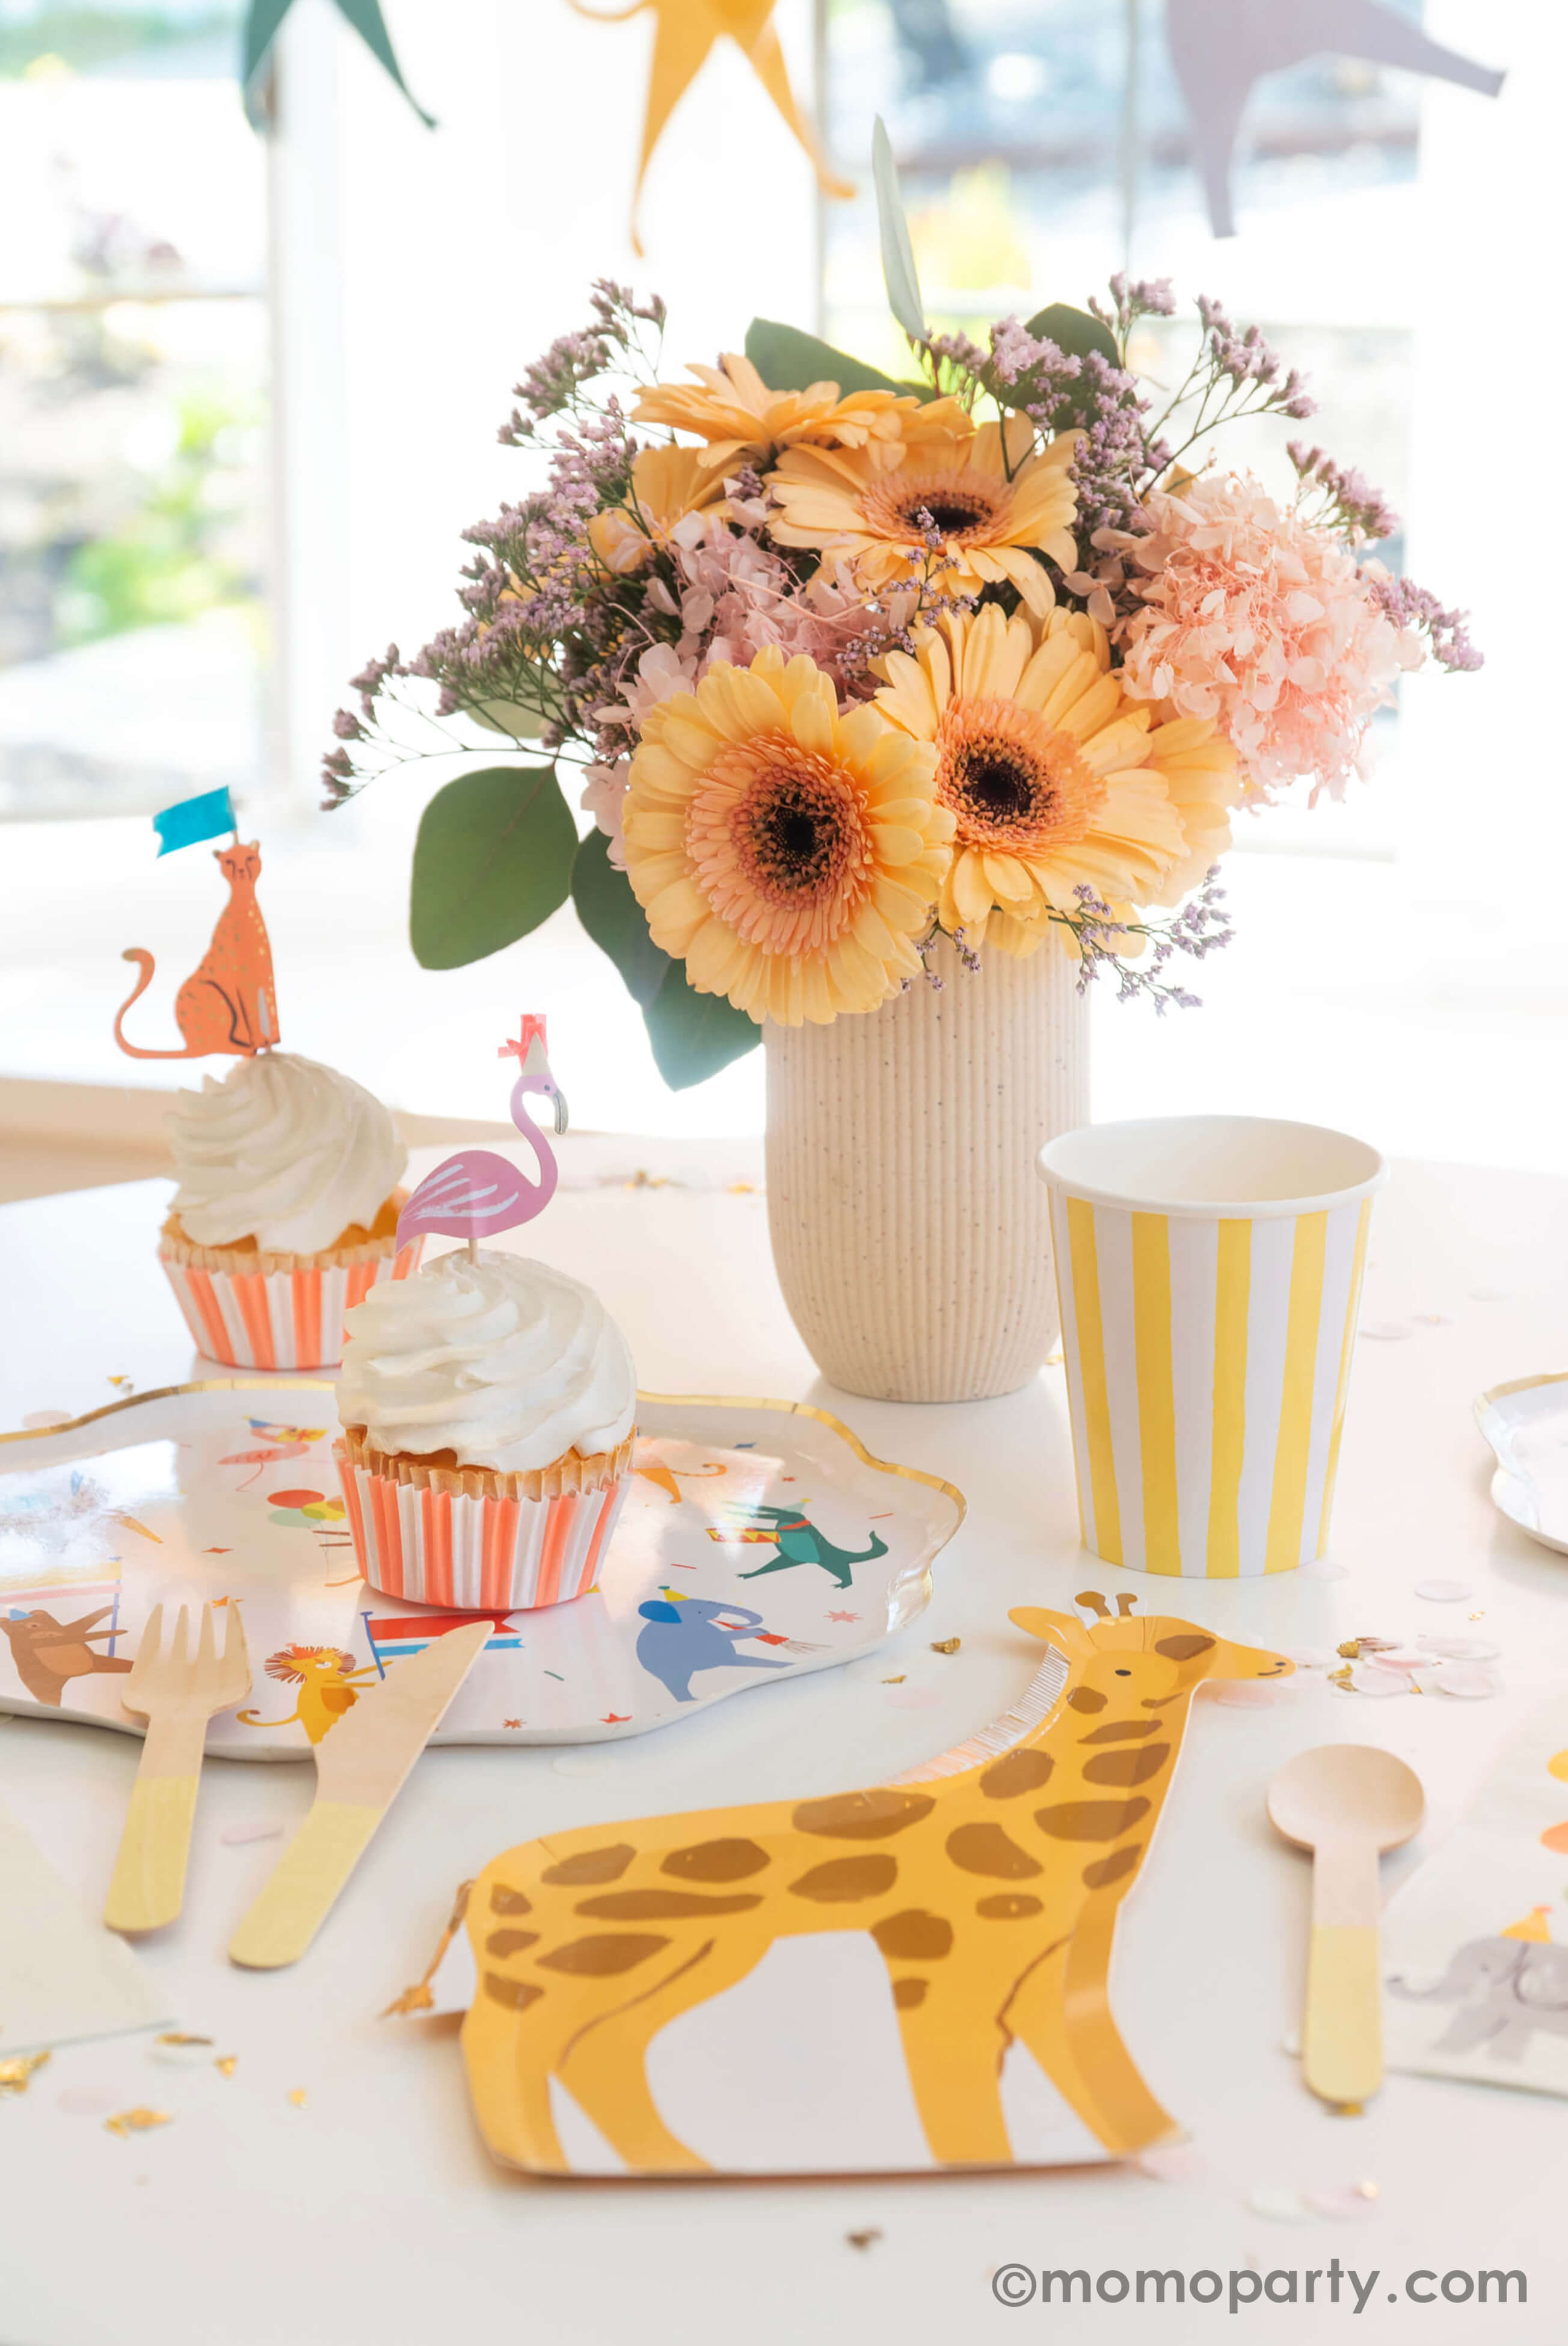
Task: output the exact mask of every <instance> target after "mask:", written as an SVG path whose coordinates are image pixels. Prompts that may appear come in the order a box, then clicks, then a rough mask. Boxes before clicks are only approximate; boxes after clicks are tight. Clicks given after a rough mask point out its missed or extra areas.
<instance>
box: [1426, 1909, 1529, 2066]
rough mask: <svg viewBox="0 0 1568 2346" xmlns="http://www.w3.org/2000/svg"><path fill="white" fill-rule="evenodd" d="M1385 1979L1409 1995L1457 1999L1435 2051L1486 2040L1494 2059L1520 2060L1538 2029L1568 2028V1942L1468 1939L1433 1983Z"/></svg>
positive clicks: (1464, 2049)
mask: <svg viewBox="0 0 1568 2346" xmlns="http://www.w3.org/2000/svg"><path fill="white" fill-rule="evenodd" d="M1388 1985H1389V1992H1390V1994H1391V1995H1398V1996H1403V1997H1405V1998H1407V1999H1408V2000H1409V2001H1410V2002H1412V2003H1438V2004H1457V2005H1458V2006H1459V2009H1458V2011H1457V2012H1455V2013H1454V2014H1453V2015H1452V2017H1451V2020H1450V2021H1449V2024H1448V2026H1447V2028H1446V2029H1445V2030H1444V2032H1443V2034H1442V2035H1441V2036H1440V2037H1439V2038H1438V2040H1437V2042H1436V2044H1435V2045H1433V2046H1432V2050H1433V2052H1434V2053H1473V2052H1474V2051H1475V2050H1476V2048H1477V2046H1478V2045H1485V2047H1486V2049H1487V2052H1488V2053H1489V2054H1490V2055H1491V2056H1492V2059H1493V2060H1497V2061H1522V2059H1523V2058H1524V2055H1526V2053H1528V2051H1529V2050H1530V2040H1531V2037H1532V2034H1533V2032H1534V2031H1535V2030H1536V2029H1545V2030H1546V2031H1548V2032H1549V2034H1551V2035H1555V2036H1568V1946H1557V1945H1554V1944H1553V1943H1552V1942H1551V1941H1550V1940H1542V1939H1535V1938H1530V1939H1519V1938H1508V1937H1504V1936H1502V1935H1501V1934H1500V1935H1499V1936H1498V1937H1497V1938H1495V1939H1471V1941H1470V1942H1469V1943H1468V1944H1467V1945H1465V1946H1462V1947H1460V1948H1458V1949H1456V1951H1455V1953H1454V1954H1453V1955H1452V1957H1451V1960H1450V1963H1449V1966H1448V1969H1447V1970H1446V1971H1445V1972H1444V1974H1443V1975H1442V1977H1441V1979H1440V1980H1439V1981H1438V1982H1437V1984H1436V1985H1435V1986H1433V1987H1428V1988H1415V1987H1410V1986H1409V1985H1408V1984H1407V1983H1406V1982H1405V1981H1404V1980H1402V1979H1397V1978H1396V1979H1390V1981H1389V1983H1388Z"/></svg>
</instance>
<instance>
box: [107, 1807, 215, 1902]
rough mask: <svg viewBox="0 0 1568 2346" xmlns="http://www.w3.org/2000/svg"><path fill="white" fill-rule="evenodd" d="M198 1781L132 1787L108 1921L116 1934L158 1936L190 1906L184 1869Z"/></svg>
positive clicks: (113, 1883) (110, 1898)
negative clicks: (125, 1932) (155, 1932)
mask: <svg viewBox="0 0 1568 2346" xmlns="http://www.w3.org/2000/svg"><path fill="white" fill-rule="evenodd" d="M197 1782H198V1779H197V1777H195V1776H194V1775H191V1776H150V1775H148V1774H147V1773H146V1771H145V1770H144V1771H143V1772H142V1773H141V1774H139V1775H138V1776H137V1780H136V1781H135V1783H134V1784H133V1785H132V1786H131V1796H130V1803H129V1806H128V1807H127V1810H126V1821H125V1830H124V1831H123V1832H122V1833H121V1835H120V1849H119V1855H118V1857H117V1859H116V1860H115V1871H114V1879H113V1881H112V1882H110V1883H109V1894H108V1901H107V1904H106V1905H105V1907H104V1921H105V1922H106V1923H107V1924H108V1926H109V1928H110V1930H111V1931H157V1930H160V1929H161V1928H162V1926H163V1924H164V1923H172V1922H173V1921H174V1918H175V1916H176V1915H177V1914H178V1913H179V1910H180V1908H181V1906H182V1905H183V1904H184V1902H185V1864H186V1859H187V1858H188V1855H189V1853H190V1826H191V1820H192V1819H193V1818H194V1816H195V1814H196V1787H197Z"/></svg>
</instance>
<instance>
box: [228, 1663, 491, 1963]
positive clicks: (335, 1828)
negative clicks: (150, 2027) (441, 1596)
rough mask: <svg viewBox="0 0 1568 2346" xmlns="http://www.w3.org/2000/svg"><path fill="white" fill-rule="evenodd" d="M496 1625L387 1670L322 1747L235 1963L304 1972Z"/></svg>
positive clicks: (237, 1945)
mask: <svg viewBox="0 0 1568 2346" xmlns="http://www.w3.org/2000/svg"><path fill="white" fill-rule="evenodd" d="M493 1635H494V1623H493V1622H491V1621H488V1620H485V1621H473V1622H471V1623H469V1624H468V1625H467V1626H466V1627H463V1628H461V1629H449V1630H448V1631H447V1633H446V1635H445V1636H444V1637H433V1638H432V1639H431V1641H430V1643H429V1645H428V1646H426V1647H424V1649H423V1652H421V1653H417V1654H411V1655H410V1656H409V1657H408V1658H407V1659H406V1660H405V1661H401V1662H399V1663H397V1664H396V1665H395V1667H394V1668H392V1669H390V1670H389V1671H388V1672H387V1674H386V1677H385V1678H383V1679H382V1683H381V1684H380V1685H379V1686H378V1687H375V1688H372V1689H371V1691H370V1692H368V1693H366V1694H362V1695H361V1697H360V1698H359V1700H358V1702H356V1703H355V1705H354V1707H353V1709H351V1710H350V1711H348V1712H346V1713H345V1714H344V1716H343V1717H342V1718H341V1719H339V1720H338V1721H337V1723H336V1725H335V1726H333V1727H331V1729H329V1730H328V1732H327V1733H326V1734H325V1735H324V1736H323V1737H322V1739H321V1742H320V1743H318V1744H317V1746H316V1798H315V1801H314V1804H313V1805H312V1807H311V1813H310V1815H309V1816H308V1817H307V1818H306V1819H305V1821H304V1823H303V1824H302V1825H301V1826H300V1830H299V1831H298V1832H297V1833H296V1834H295V1836H294V1838H293V1840H292V1841H290V1844H289V1846H288V1848H287V1849H286V1850H285V1851H283V1854H282V1856H281V1857H280V1859H279V1861H278V1862H277V1864H276V1865H275V1866H274V1867H273V1869H272V1872H270V1874H269V1876H268V1878H267V1881H266V1882H265V1884H264V1885H263V1888H262V1891H261V1894H260V1897H259V1898H258V1899H257V1901H256V1902H255V1904H254V1905H253V1906H252V1907H251V1909H250V1912H249V1913H248V1914H247V1915H246V1917H245V1919H244V1921H243V1922H242V1923H240V1925H239V1929H238V1930H237V1931H236V1932H235V1933H234V1936H233V1937H232V1938H231V1939H230V1940H229V1960H230V1962H231V1963H236V1964H245V1965H246V1966H247V1967H248V1968H249V1970H252V1971H275V1970H277V1969H278V1968H279V1966H280V1965H281V1964H292V1963H297V1962H298V1961H299V1959H300V1956H301V1955H302V1954H303V1953H304V1952H305V1950H306V1948H307V1947H308V1946H309V1945H310V1943H311V1940H312V1939H313V1938H314V1937H315V1935H316V1933H317V1932H318V1931H319V1930H320V1929H321V1924H322V1923H324V1922H325V1920H326V1918H327V1916H328V1914H329V1913H331V1908H332V1904H333V1902H334V1901H335V1899H336V1898H337V1895H338V1892H340V1891H341V1888H342V1886H343V1884H344V1882H347V1880H348V1878H349V1876H350V1874H351V1872H353V1870H354V1867H355V1866H356V1865H357V1864H358V1862H359V1861H360V1858H361V1856H362V1854H363V1852H364V1851H365V1849H366V1847H367V1846H368V1845H369V1842H370V1839H371V1836H372V1833H373V1832H374V1831H375V1829H376V1827H377V1826H378V1825H379V1824H380V1822H381V1821H382V1817H384V1816H385V1814H386V1812H387V1811H388V1809H390V1808H391V1806H392V1802H393V1800H396V1798H397V1796H398V1794H399V1792H400V1791H401V1790H402V1786H403V1782H404V1780H405V1778H406V1777H407V1775H408V1772H409V1770H410V1769H411V1768H412V1766H413V1763H414V1761H415V1760H417V1759H418V1758H419V1755H420V1753H421V1752H422V1751H423V1749H424V1747H425V1745H426V1743H427V1742H428V1741H429V1740H430V1738H431V1737H432V1735H433V1733H434V1732H435V1729H436V1728H437V1727H438V1726H439V1725H440V1724H441V1719H442V1716H443V1712H444V1711H445V1709H446V1707H447V1705H448V1703H450V1702H451V1700H452V1698H453V1695H454V1694H455V1693H456V1692H457V1689H458V1688H459V1687H460V1686H461V1685H462V1684H463V1679H464V1678H466V1677H467V1675H468V1673H469V1671H470V1670H471V1669H472V1668H473V1664H474V1662H475V1661H476V1660H477V1659H478V1657H479V1656H480V1654H481V1653H482V1652H483V1651H484V1646H485V1644H486V1642H487V1640H488V1639H489V1638H490V1637H492V1636H493Z"/></svg>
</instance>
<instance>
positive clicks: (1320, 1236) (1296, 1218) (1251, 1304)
mask: <svg viewBox="0 0 1568 2346" xmlns="http://www.w3.org/2000/svg"><path fill="white" fill-rule="evenodd" d="M1039 1165H1040V1172H1041V1175H1042V1178H1044V1181H1045V1183H1046V1186H1047V1187H1048V1188H1049V1190H1050V1192H1051V1236H1052V1251H1053V1254H1054V1258H1055V1264H1056V1289H1057V1294H1058V1297H1059V1299H1060V1301H1061V1306H1062V1343H1063V1351H1064V1354H1065V1358H1066V1367H1067V1397H1068V1403H1069V1407H1070V1410H1071V1413H1072V1423H1073V1459H1074V1466H1075V1467H1076V1470H1077V1478H1078V1513H1079V1520H1080V1522H1081V1524H1082V1526H1083V1534H1084V1545H1085V1547H1088V1548H1092V1549H1093V1550H1094V1552H1095V1555H1096V1556H1100V1557H1102V1558H1103V1559H1104V1561H1105V1563H1107V1564H1121V1565H1126V1566H1129V1567H1130V1568H1131V1569H1133V1570H1134V1571H1137V1572H1163V1573H1174V1574H1180V1575H1182V1576H1184V1577H1186V1578H1189V1579H1205V1578H1207V1579H1235V1578H1237V1576H1247V1577H1250V1576H1254V1575H1256V1574H1259V1573H1265V1572H1290V1571H1293V1570H1294V1569H1295V1568H1296V1566H1298V1565H1301V1564H1307V1563H1310V1562H1311V1561H1312V1559H1313V1558H1314V1557H1316V1556H1321V1555H1322V1553H1323V1550H1324V1548H1325V1546H1326V1545H1327V1543H1328V1538H1329V1515H1330V1513H1331V1512H1332V1508H1333V1503H1334V1477H1335V1473H1336V1470H1337V1468H1338V1465H1339V1436H1340V1432H1341V1430H1342V1428H1343V1425H1344V1421H1345V1397H1346V1392H1347V1389H1348V1387H1349V1379H1350V1357H1351V1353H1352V1352H1353V1351H1354V1349H1355V1341H1356V1318H1357V1313H1358V1311H1359V1307H1360V1300H1361V1276H1362V1271H1363V1269H1364V1267H1365V1264H1366V1259H1367V1229H1368V1225H1369V1221H1370V1219H1371V1210H1372V1196H1373V1192H1374V1191H1375V1190H1376V1189H1377V1188H1379V1187H1380V1185H1381V1183H1382V1181H1383V1179H1384V1178H1385V1175H1386V1173H1387V1169H1388V1168H1387V1167H1386V1166H1385V1164H1384V1161H1383V1159H1382V1158H1381V1157H1380V1155H1379V1154H1378V1151H1377V1150H1376V1149H1375V1148H1369V1147H1368V1145H1367V1143H1366V1142H1365V1141H1362V1140H1354V1139H1352V1138H1351V1137H1349V1134H1347V1133H1343V1132H1329V1131H1326V1130H1324V1129H1323V1128H1322V1127H1320V1126H1318V1125H1311V1124H1286V1123H1277V1122H1274V1121H1272V1120H1270V1119H1268V1118H1265V1117H1155V1118H1150V1119H1148V1120H1146V1121H1140V1122H1137V1123H1128V1124H1101V1125H1084V1126H1083V1127H1081V1128H1080V1129H1079V1130H1077V1131H1076V1132H1068V1133H1064V1134H1063V1135H1062V1136H1061V1137H1060V1138H1059V1139H1056V1140H1053V1141H1051V1142H1049V1143H1048V1144H1047V1146H1046V1147H1045V1148H1043V1149H1042V1150H1041V1152H1040V1158H1039Z"/></svg>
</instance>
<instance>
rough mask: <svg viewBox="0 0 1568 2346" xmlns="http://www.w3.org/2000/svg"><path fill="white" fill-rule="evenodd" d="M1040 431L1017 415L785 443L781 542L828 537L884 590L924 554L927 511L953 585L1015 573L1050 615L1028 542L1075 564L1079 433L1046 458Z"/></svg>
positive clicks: (775, 478) (862, 575)
mask: <svg viewBox="0 0 1568 2346" xmlns="http://www.w3.org/2000/svg"><path fill="white" fill-rule="evenodd" d="M1004 431H1005V434H1006V437H1005V439H1004V438H1003V432H1004ZM1033 436H1034V435H1033V425H1032V424H1031V423H1029V421H1028V419H1027V417H1025V416H1022V415H1010V416H1009V417H1008V418H1007V419H1006V423H1005V425H1003V424H1000V423H983V424H982V425H981V427H980V429H979V430H978V431H974V430H972V429H971V430H969V431H967V432H952V433H949V432H939V433H929V434H927V435H926V436H925V437H924V438H922V439H921V440H919V441H912V440H891V441H885V440H873V441H871V442H870V443H868V444H867V445H866V446H865V447H863V448H857V449H837V448H789V449H787V450H786V451H785V454H783V456H782V457H781V458H780V459H779V465H778V468H777V470H776V471H774V472H773V473H770V474H769V487H770V488H771V490H772V492H773V495H774V497H775V499H776V500H777V502H778V504H779V505H780V506H781V507H782V509H783V510H782V515H781V517H780V518H779V519H778V520H776V521H774V522H773V523H772V524H771V528H772V533H773V535H774V536H775V537H776V538H777V539H778V541H779V544H780V546H819V547H820V548H822V549H823V552H824V555H825V557H826V558H827V560H828V561H830V562H838V561H840V560H842V559H844V558H846V557H847V558H848V559H850V561H851V562H852V563H853V565H854V568H855V575H856V576H857V577H858V578H859V579H860V583H861V584H862V585H863V586H868V587H871V588H873V589H876V588H881V587H884V586H898V585H900V584H901V583H902V582H903V581H904V580H905V579H907V578H908V577H909V576H910V575H911V557H913V558H914V561H915V562H916V563H919V562H921V561H923V559H924V557H925V551H926V547H925V539H924V536H923V535H922V532H921V519H920V516H921V514H922V512H923V513H927V514H929V515H931V517H932V521H933V522H934V523H935V525H936V526H937V528H938V529H939V530H940V531H941V532H942V556H944V557H946V558H947V559H948V560H950V561H951V562H952V568H951V569H950V570H948V571H947V572H945V573H944V576H943V583H944V585H946V586H949V587H950V588H952V590H954V591H956V592H958V593H962V594H973V593H977V592H978V591H979V589H980V588H981V587H983V586H995V585H997V584H999V583H1000V582H1001V581H1002V580H1003V579H1010V580H1011V581H1012V583H1013V586H1016V587H1017V589H1018V592H1019V593H1020V595H1021V596H1022V597H1023V600H1024V602H1025V603H1027V605H1028V606H1029V608H1030V609H1031V610H1032V611H1035V612H1038V613H1040V614H1041V615H1042V616H1044V613H1045V612H1047V611H1048V610H1049V609H1050V608H1051V607H1052V604H1053V603H1054V600H1055V597H1054V594H1053V592H1052V587H1051V581H1050V579H1049V578H1048V577H1047V576H1046V575H1045V572H1044V569H1043V568H1042V566H1041V565H1040V564H1039V563H1038V562H1037V561H1036V560H1035V558H1034V556H1033V552H1031V550H1030V549H1031V548H1032V547H1038V548H1039V550H1040V552H1041V553H1043V554H1048V555H1050V556H1052V558H1053V560H1054V561H1056V562H1058V563H1060V564H1061V565H1062V566H1063V567H1064V569H1074V568H1075V567H1076V566H1077V560H1078V553H1077V548H1076V546H1074V540H1073V531H1072V521H1073V515H1074V511H1075V510H1076V505H1077V492H1076V490H1075V488H1074V484H1073V481H1072V479H1071V476H1070V471H1069V468H1070V466H1071V464H1072V461H1073V450H1074V446H1075V444H1076V442H1077V434H1076V433H1073V432H1064V433H1063V434H1062V436H1061V437H1060V439H1057V440H1054V441H1053V442H1052V443H1051V445H1050V446H1049V447H1048V448H1046V449H1044V451H1043V452H1042V453H1041V454H1039V455H1031V454H1029V449H1030V446H1031V444H1032V442H1033Z"/></svg>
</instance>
